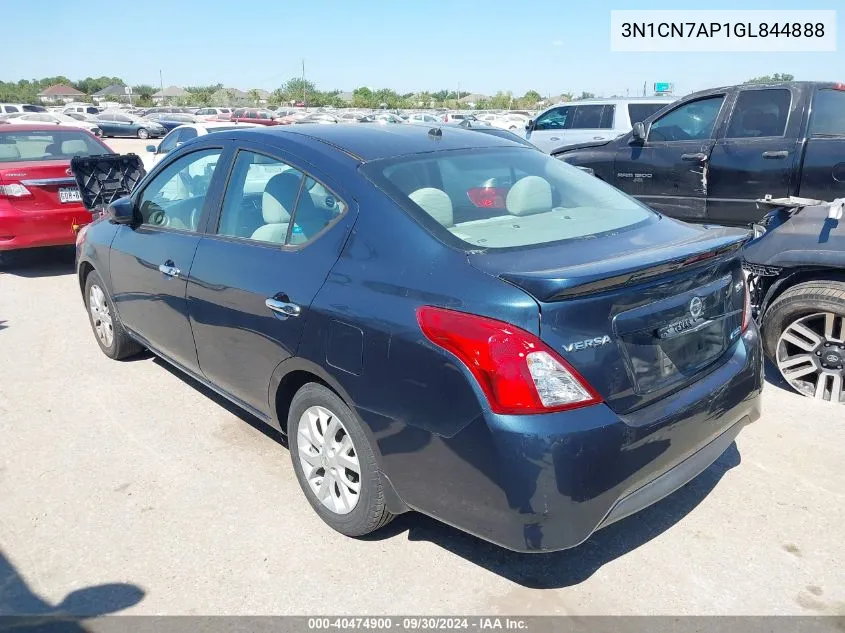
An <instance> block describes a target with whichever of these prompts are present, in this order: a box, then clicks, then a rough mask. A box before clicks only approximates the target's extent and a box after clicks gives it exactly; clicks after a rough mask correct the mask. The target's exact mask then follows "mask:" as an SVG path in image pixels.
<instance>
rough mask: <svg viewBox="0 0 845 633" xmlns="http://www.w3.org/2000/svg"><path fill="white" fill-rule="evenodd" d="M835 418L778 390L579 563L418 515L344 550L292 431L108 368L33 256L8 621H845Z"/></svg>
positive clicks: (21, 282) (10, 360)
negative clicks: (39, 611) (56, 611)
mask: <svg viewBox="0 0 845 633" xmlns="http://www.w3.org/2000/svg"><path fill="white" fill-rule="evenodd" d="M108 142H109V143H110V144H111V145H112V146H113V147H114V148H115V150H117V151H120V152H127V151H135V152H136V153H139V154H140V153H141V152H142V151H143V147H144V146H145V145H147V144H149V142H145V141H133V140H129V141H124V140H121V141H115V140H114V139H110V140H109V141H108ZM843 414H845V409H843V407H837V406H835V405H830V404H825V403H819V402H814V401H810V400H807V399H804V398H801V397H799V396H797V395H795V394H793V393H791V392H788V391H787V390H785V389H784V388H783V386H781V385H780V384H778V383H777V382H772V383H770V384H768V385H767V390H766V393H765V395H764V411H763V417H762V418H761V419H760V420H759V421H758V422H756V423H755V424H753V425H751V426H750V427H748V428H746V429H745V430H744V431H743V432H742V434H741V435H740V436H739V438H738V440H737V442H736V444H735V445H734V446H732V447H731V448H730V449H729V450H728V451H727V452H726V453H725V454H724V455H723V456H722V457H721V458H720V459H719V460H718V461H717V463H716V464H714V465H713V466H712V467H711V468H710V469H709V470H708V471H706V472H705V473H703V474H702V475H701V476H700V477H698V478H697V479H695V480H694V481H693V482H691V483H690V484H688V485H687V486H686V487H684V488H683V489H681V490H680V491H678V492H677V493H675V494H674V495H672V496H670V497H669V498H667V499H665V500H664V501H662V502H660V503H658V504H657V505H655V506H653V507H651V508H649V509H647V510H645V511H643V512H641V513H639V514H637V515H635V516H633V517H630V518H628V519H626V520H624V521H622V522H620V523H617V524H615V525H613V526H611V527H610V528H607V529H605V530H603V531H601V532H599V533H597V534H595V535H594V536H593V537H592V538H591V539H589V540H588V541H587V542H586V543H585V544H583V545H582V546H580V547H579V548H576V549H574V550H570V551H566V552H561V553H555V554H535V555H519V554H514V553H511V552H508V551H506V550H503V549H501V548H499V547H496V546H494V545H490V544H488V543H486V542H484V541H481V540H478V539H476V538H474V537H471V536H468V535H466V534H463V533H461V532H459V531H457V530H455V529H453V528H450V527H447V526H445V525H442V524H439V523H437V522H436V521H434V520H432V519H429V518H426V517H423V516H420V515H418V514H413V513H411V514H407V515H404V516H401V517H399V518H397V519H396V520H395V521H394V522H393V523H392V524H390V525H389V526H388V527H387V528H386V529H384V530H382V531H381V532H378V533H376V534H375V535H372V536H371V537H369V538H367V539H362V540H354V539H349V538H346V537H344V536H342V535H340V534H337V533H335V532H333V531H332V530H331V529H329V528H328V527H326V526H325V525H324V524H323V523H322V521H320V519H319V518H318V517H317V516H316V514H315V513H314V512H313V511H312V510H311V508H310V506H309V505H308V503H307V502H306V500H305V497H304V496H303V494H302V493H301V492H300V490H299V487H298V484H297V482H296V478H295V476H294V473H293V470H292V467H291V464H290V459H289V455H288V452H287V449H286V446H285V442H284V440H283V439H282V438H281V437H279V436H278V435H276V434H275V433H274V432H272V431H270V430H268V429H267V428H265V427H263V426H262V424H261V423H260V422H258V421H257V420H255V419H253V418H251V417H250V416H248V415H247V414H246V413H243V412H241V411H240V410H238V409H237V408H235V407H234V406H233V405H230V404H229V403H227V402H226V401H224V400H222V399H221V398H219V397H218V396H216V395H214V394H212V393H211V392H209V391H208V390H206V389H204V388H202V387H200V386H198V385H197V384H196V383H194V382H193V381H192V380H190V379H189V378H187V377H185V376H183V375H181V374H180V373H178V372H177V371H176V370H174V369H172V368H170V367H169V366H168V365H167V364H165V363H164V362H162V361H160V360H158V359H156V358H155V357H153V356H152V355H149V354H147V355H143V356H141V357H140V358H138V359H135V360H132V361H129V362H114V361H110V360H109V359H107V358H106V357H105V356H104V355H103V354H102V353H101V352H100V351H99V349H98V347H97V344H96V342H95V340H94V336H93V334H92V333H91V331H90V327H89V324H88V320H87V316H86V312H85V309H84V307H83V303H82V299H81V295H80V291H79V286H78V283H77V281H76V278H75V275H74V271H73V254H72V252H71V251H70V250H69V249H66V250H62V249H58V250H53V251H49V250H38V251H32V252H30V253H27V254H26V257H22V258H20V261H18V262H16V263H15V265H14V266H12V267H10V268H7V269H5V270H3V271H2V272H0V614H8V613H23V612H32V610H33V609H35V608H36V607H39V606H41V605H47V606H48V607H55V606H56V605H59V604H61V603H62V602H63V600H64V599H65V597H66V596H67V595H68V594H70V593H71V592H73V591H78V590H82V591H83V593H81V594H76V595H77V596H83V597H82V598H80V599H77V600H76V601H75V602H73V604H76V605H82V606H81V607H79V608H82V609H84V610H88V611H95V612H114V611H123V612H126V613H137V614H247V613H249V614H293V613H297V614H309V615H310V614H350V615H353V614H354V615H359V614H360V615H363V614H458V613H460V614H467V615H469V614H495V615H511V614H837V615H845V567H843V565H842V564H841V561H842V560H843V559H845V544H843V542H842V533H843V530H842V525H843V523H845V504H843V497H845V466H843V465H845V415H843ZM421 476H424V473H421ZM100 585H107V586H106V587H100V588H99V589H97V587H98V586H100ZM65 604H67V603H65Z"/></svg>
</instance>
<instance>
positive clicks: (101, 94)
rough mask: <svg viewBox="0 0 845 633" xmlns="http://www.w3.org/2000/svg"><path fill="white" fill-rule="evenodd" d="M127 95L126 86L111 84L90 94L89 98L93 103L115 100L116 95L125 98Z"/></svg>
mask: <svg viewBox="0 0 845 633" xmlns="http://www.w3.org/2000/svg"><path fill="white" fill-rule="evenodd" d="M128 96H129V95H127V94H126V86H121V85H120V84H112V85H111V86H106V87H105V88H103V89H102V90H98V91H97V92H95V93H94V94H92V95H91V98H92V99H93V100H94V103H97V104H99V103H101V102H103V101H115V100H116V99H117V98H118V97H121V98H126V97H128Z"/></svg>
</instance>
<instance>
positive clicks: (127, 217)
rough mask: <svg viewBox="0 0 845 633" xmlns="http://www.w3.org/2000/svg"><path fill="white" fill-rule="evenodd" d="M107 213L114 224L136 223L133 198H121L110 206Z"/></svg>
mask: <svg viewBox="0 0 845 633" xmlns="http://www.w3.org/2000/svg"><path fill="white" fill-rule="evenodd" d="M107 213H108V216H109V222H111V223H112V224H132V223H133V222H134V221H135V204H134V203H133V202H132V198H129V197H126V198H119V199H117V200H115V201H114V202H112V203H111V204H110V205H109V208H108V211H107Z"/></svg>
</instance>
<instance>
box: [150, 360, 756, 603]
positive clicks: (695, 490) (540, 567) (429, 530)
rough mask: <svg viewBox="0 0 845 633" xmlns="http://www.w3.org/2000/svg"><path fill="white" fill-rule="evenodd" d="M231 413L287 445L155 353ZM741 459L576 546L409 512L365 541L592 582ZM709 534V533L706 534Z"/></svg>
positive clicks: (515, 576)
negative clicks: (543, 549) (499, 538)
mask: <svg viewBox="0 0 845 633" xmlns="http://www.w3.org/2000/svg"><path fill="white" fill-rule="evenodd" d="M153 362H155V363H156V364H157V365H159V366H160V367H162V368H163V369H165V370H167V371H168V372H170V373H171V374H173V375H174V376H176V377H177V378H179V379H180V380H182V381H183V382H185V383H186V384H188V385H190V386H191V387H193V388H194V389H196V390H197V391H199V392H200V393H202V394H203V395H205V396H206V397H208V398H210V399H211V400H213V401H214V402H216V403H217V404H219V405H220V406H221V407H223V408H224V409H226V410H227V411H228V412H229V413H231V414H232V415H234V416H236V417H237V418H239V419H240V420H243V421H244V422H246V423H247V424H249V425H250V426H252V427H253V428H255V429H256V430H258V431H260V432H261V433H263V434H264V435H266V436H267V437H268V438H270V439H272V440H274V441H275V442H277V443H279V444H281V445H282V446H284V447H285V448H287V447H288V444H287V439H286V438H285V436H284V435H282V434H281V433H279V432H278V431H277V430H275V429H273V428H271V427H270V426H268V425H267V424H265V423H264V422H262V421H261V420H260V419H258V418H256V417H255V416H253V415H251V414H249V413H247V412H246V411H244V410H243V409H241V408H240V407H238V406H237V405H235V404H233V403H231V402H230V401H229V400H227V399H226V398H224V397H223V396H221V395H219V394H218V393H216V392H215V391H213V390H211V389H209V388H207V387H206V386H205V385H203V384H201V383H199V382H198V381H196V380H194V379H193V378H191V377H190V376H188V375H186V374H184V373H183V372H181V371H180V370H178V369H176V368H175V367H172V366H171V365H170V364H169V363H167V362H166V361H163V360H161V359H160V358H158V357H155V360H154V361H153ZM741 461H742V458H741V457H740V454H739V450H738V449H737V446H736V443H732V444H731V445H730V446H729V447H728V449H727V450H726V451H725V452H724V453H723V454H722V455H721V456H720V457H719V459H717V460H716V461H715V462H714V463H713V464H712V465H711V466H710V467H709V468H708V469H707V470H705V471H704V472H703V473H701V474H700V475H699V476H698V477H696V478H695V479H693V480H692V481H691V482H689V483H688V484H686V485H685V486H683V487H682V488H681V489H680V490H677V491H676V492H674V493H673V494H671V495H669V496H668V497H666V498H665V499H663V500H662V501H660V502H658V503H656V504H654V505H653V506H650V507H648V508H646V509H645V510H642V511H641V512H638V513H637V514H635V515H633V516H630V517H628V518H626V519H623V520H622V521H619V522H618V523H614V524H613V525H611V526H609V527H607V528H605V529H603V530H600V531H598V532H596V533H595V534H593V536H591V537H590V538H589V539H587V541H585V542H584V543H582V544H581V545H579V546H578V547H576V548H573V549H570V550H566V551H563V552H552V553H544V554H520V553H517V552H512V551H510V550H506V549H504V548H502V547H499V546H497V545H494V544H492V543H489V542H487V541H484V540H482V539H480V538H477V537H475V536H472V535H470V534H467V533H465V532H462V531H460V530H458V529H456V528H453V527H451V526H448V525H446V524H445V523H440V522H439V521H436V520H435V519H432V518H430V517H427V516H425V515H422V514H419V513H417V512H408V513H406V514H402V515H400V516H398V517H396V518H395V519H394V520H393V521H392V522H391V523H389V524H388V525H387V526H385V527H384V528H382V529H380V530H378V531H377V532H375V533H373V534H370V535H368V536H365V537H361V539H360V540H363V541H373V542H375V541H380V540H382V539H388V538H397V537H399V535H401V534H403V533H406V534H407V538H408V540H409V541H428V542H431V543H434V544H436V545H438V546H440V547H442V548H443V549H446V550H448V551H450V552H452V553H453V554H456V555H458V556H460V557H462V558H464V559H466V560H468V561H469V562H471V563H474V564H476V565H478V566H480V567H483V568H485V569H487V570H488V571H490V572H492V573H495V574H498V575H500V576H502V577H504V578H507V579H508V580H511V581H512V582H514V583H517V584H519V585H522V586H524V587H528V588H532V589H553V588H561V587H569V586H572V585H576V584H579V583H581V582H583V581H585V580H587V579H588V578H589V577H590V576H592V575H593V574H594V573H595V572H596V571H597V570H598V569H600V568H601V567H602V566H603V565H605V564H606V563H609V562H610V561H613V560H615V559H616V558H619V557H620V556H623V555H625V554H627V553H628V552H631V551H633V550H634V549H636V548H638V547H640V546H641V545H644V544H645V543H647V542H649V541H650V540H652V539H653V538H655V537H657V536H659V535H660V534H662V533H663V532H665V531H666V530H668V529H669V528H671V527H672V526H673V525H675V524H676V523H678V522H679V521H680V520H681V519H683V518H684V517H685V516H686V515H687V514H689V513H690V512H691V511H692V510H693V509H694V508H695V507H696V506H697V505H698V504H699V503H701V501H702V500H704V498H705V497H707V495H708V494H710V492H711V491H712V490H713V489H714V488H715V487H716V485H717V484H718V483H719V481H720V480H721V478H722V477H723V476H724V474H725V473H726V472H728V471H729V470H730V469H732V468H734V467H736V466H738V465H739V464H740V462H741ZM702 538H706V535H704V536H702Z"/></svg>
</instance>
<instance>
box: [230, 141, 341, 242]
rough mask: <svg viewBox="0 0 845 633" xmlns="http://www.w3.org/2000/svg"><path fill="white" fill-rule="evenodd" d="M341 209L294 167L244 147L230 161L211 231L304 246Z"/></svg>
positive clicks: (337, 203) (325, 191) (335, 216)
mask: <svg viewBox="0 0 845 633" xmlns="http://www.w3.org/2000/svg"><path fill="white" fill-rule="evenodd" d="M345 210H346V205H345V204H344V203H343V202H342V201H341V200H340V198H338V197H337V196H336V195H335V194H333V193H332V192H331V191H329V190H328V189H326V188H325V187H324V186H323V185H321V184H320V183H318V182H317V181H316V180H314V179H313V178H311V177H308V176H305V174H303V173H302V172H301V171H299V170H298V169H296V168H294V167H292V166H291V165H288V164H287V163H285V162H283V161H280V160H278V159H275V158H271V157H269V156H265V155H263V154H256V153H254V152H249V151H245V150H244V151H241V152H239V153H238V157H237V159H236V160H235V166H234V168H233V170H232V177H231V178H230V181H229V185H228V187H227V189H226V195H225V198H224V201H223V210H222V212H221V215H220V222H219V226H218V229H217V234H218V235H225V236H228V237H240V238H244V239H250V240H255V241H257V242H266V243H269V244H279V245H282V244H290V245H299V244H305V243H307V242H309V241H310V240H312V239H314V238H315V237H316V236H317V235H319V234H320V232H321V231H322V230H323V229H324V228H326V226H328V225H329V224H331V223H332V221H333V220H334V219H335V218H337V217H339V216H340V215H341V214H342V213H343V212H344V211H345Z"/></svg>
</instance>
